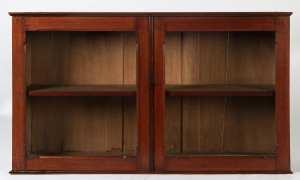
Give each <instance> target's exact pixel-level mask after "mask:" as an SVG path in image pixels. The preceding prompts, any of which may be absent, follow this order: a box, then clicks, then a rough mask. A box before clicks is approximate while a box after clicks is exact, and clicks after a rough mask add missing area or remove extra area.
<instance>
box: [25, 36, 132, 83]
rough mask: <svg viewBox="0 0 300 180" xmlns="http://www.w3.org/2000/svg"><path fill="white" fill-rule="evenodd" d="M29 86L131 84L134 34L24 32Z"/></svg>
mask: <svg viewBox="0 0 300 180" xmlns="http://www.w3.org/2000/svg"><path fill="white" fill-rule="evenodd" d="M26 38H27V39H26V54H27V85H29V84H46V85H53V84H124V83H125V84H135V82H136V34H135V32H38V31H37V32H27V37H26Z"/></svg>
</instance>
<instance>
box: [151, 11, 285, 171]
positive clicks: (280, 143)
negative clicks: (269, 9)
mask: <svg viewBox="0 0 300 180" xmlns="http://www.w3.org/2000/svg"><path fill="white" fill-rule="evenodd" d="M166 31H275V34H276V35H275V36H276V37H275V38H276V95H275V106H276V138H277V144H276V155H275V156H166V155H165V142H164V137H165V136H164V128H165V127H164V126H165V124H164V116H165V77H164V76H165V75H164V74H165V72H164V71H165V70H164V51H165V50H164V48H165V47H164V44H165V32H166ZM154 78H155V79H156V82H155V86H154V170H155V172H168V173H174V172H179V173H183V172H190V173H201V172H202V173H203V172H208V173H212V172H213V173H217V172H221V173H226V172H227V173H228V172H229V173H234V172H238V173H247V172H264V173H266V172H268V173H290V144H289V142H290V131H289V17H155V18H154Z"/></svg>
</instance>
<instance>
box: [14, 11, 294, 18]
mask: <svg viewBox="0 0 300 180" xmlns="http://www.w3.org/2000/svg"><path fill="white" fill-rule="evenodd" d="M9 14H10V15H11V16H47V17H49V16H54V17H57V16H70V17H72V16H74V17H77V16H79V17H85V16H87V17H90V16H134V17H137V16H205V17H217V16H222V17H224V16H225V17H233V16H237V17H248V16H250V17H256V16H258V17H263V16H275V17H277V16H290V15H291V14H292V12H125V13H117V12H9Z"/></svg>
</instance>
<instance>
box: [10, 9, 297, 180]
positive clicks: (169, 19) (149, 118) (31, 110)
mask: <svg viewBox="0 0 300 180" xmlns="http://www.w3.org/2000/svg"><path fill="white" fill-rule="evenodd" d="M291 14H292V13H290V12H247V13H241V12H233V13H227V12H219V13H213V12H209V13H151V12H149V13H148V12H146V13H93V12H91V13H84V12H81V13H80V12H79V13H71V12H66V13H64V12H57V13H48V12H40V13H30V12H29V13H24V12H19V13H10V15H11V16H13V23H12V24H13V33H12V34H13V41H12V42H13V143H12V145H13V156H12V158H13V160H12V171H11V173H12V174H18V173H22V174H23V173H50V174H51V173H155V174H157V173H191V174H194V173H291V171H290V147H289V145H290V143H289V138H290V137H289V88H288V87H289V16H290V15H291ZM275 43H276V46H275ZM24 44H25V46H24ZM95 47H96V48H95ZM275 67H276V68H275ZM216 72H217V73H216ZM261 77H263V78H261ZM104 86H105V88H104ZM26 95H27V96H26ZM88 96H92V97H88ZM250 134H251V135H250ZM109 137H110V138H109Z"/></svg>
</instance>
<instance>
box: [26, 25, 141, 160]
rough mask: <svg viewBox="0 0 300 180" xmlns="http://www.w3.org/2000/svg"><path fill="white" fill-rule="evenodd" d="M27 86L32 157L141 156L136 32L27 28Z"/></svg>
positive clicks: (28, 138)
mask: <svg viewBox="0 0 300 180" xmlns="http://www.w3.org/2000/svg"><path fill="white" fill-rule="evenodd" d="M26 85H27V107H26V108H27V110H26V116H27V118H26V119H27V120H26V123H27V126H26V128H27V129H26V133H27V140H26V141H27V143H26V144H27V154H28V155H70V156H135V155H136V143H137V127H136V33H135V32H76V31H72V32H68V31H53V32H48V31H34V32H27V33H26ZM89 93H90V94H89Z"/></svg>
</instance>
